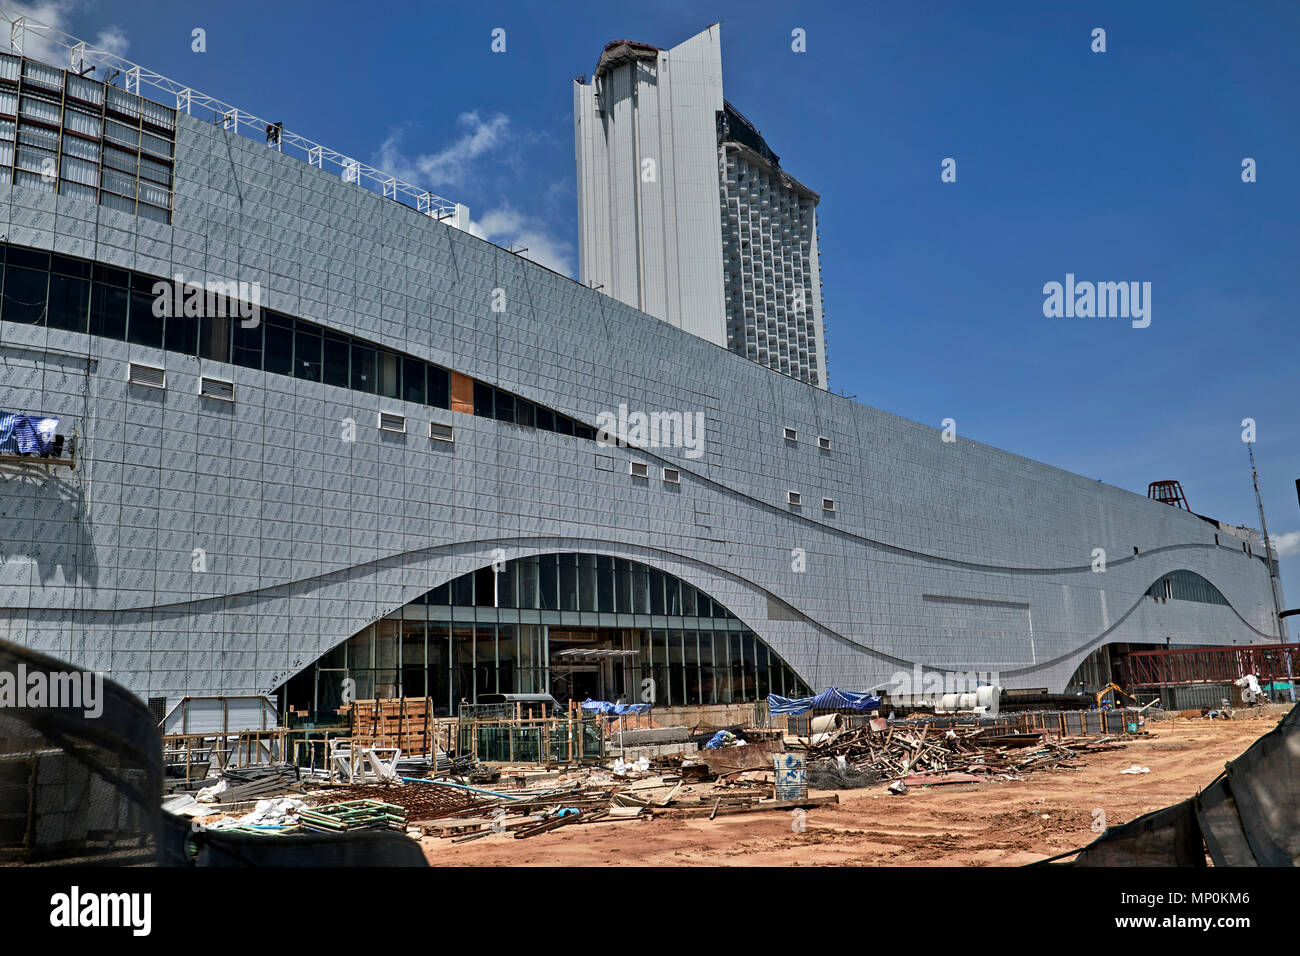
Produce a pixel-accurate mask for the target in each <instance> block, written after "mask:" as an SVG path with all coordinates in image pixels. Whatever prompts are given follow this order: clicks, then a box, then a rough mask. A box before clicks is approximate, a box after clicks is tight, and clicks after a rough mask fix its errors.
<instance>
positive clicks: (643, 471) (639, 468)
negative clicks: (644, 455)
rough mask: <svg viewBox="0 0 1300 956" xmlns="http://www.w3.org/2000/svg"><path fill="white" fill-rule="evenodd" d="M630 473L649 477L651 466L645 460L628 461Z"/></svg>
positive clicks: (636, 476) (635, 476)
mask: <svg viewBox="0 0 1300 956" xmlns="http://www.w3.org/2000/svg"><path fill="white" fill-rule="evenodd" d="M627 468H628V474H630V475H631V476H632V477H633V478H649V477H650V466H649V465H647V464H646V463H645V462H643V461H630V462H628V463H627Z"/></svg>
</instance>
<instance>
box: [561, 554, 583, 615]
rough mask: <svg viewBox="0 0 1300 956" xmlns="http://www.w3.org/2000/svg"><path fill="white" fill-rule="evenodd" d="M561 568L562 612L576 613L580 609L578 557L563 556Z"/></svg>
mask: <svg viewBox="0 0 1300 956" xmlns="http://www.w3.org/2000/svg"><path fill="white" fill-rule="evenodd" d="M558 561H559V566H560V610H561V611H576V610H577V609H578V563H577V562H578V556H577V555H576V554H562V555H560V556H559V558H558Z"/></svg>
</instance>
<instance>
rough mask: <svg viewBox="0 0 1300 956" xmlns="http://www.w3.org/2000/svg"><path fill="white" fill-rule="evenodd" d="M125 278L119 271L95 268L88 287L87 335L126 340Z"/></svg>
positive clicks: (124, 274)
mask: <svg viewBox="0 0 1300 956" xmlns="http://www.w3.org/2000/svg"><path fill="white" fill-rule="evenodd" d="M126 286H127V274H126V272H124V271H123V270H121V269H114V268H112V267H110V266H100V265H96V266H95V267H94V270H93V280H92V281H91V284H90V334H91V335H102V336H104V337H105V338H110V339H117V340H118V341H119V342H120V341H122V340H123V339H125V338H126V309H127V298H128V296H127V291H126Z"/></svg>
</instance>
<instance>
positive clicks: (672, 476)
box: [664, 468, 682, 485]
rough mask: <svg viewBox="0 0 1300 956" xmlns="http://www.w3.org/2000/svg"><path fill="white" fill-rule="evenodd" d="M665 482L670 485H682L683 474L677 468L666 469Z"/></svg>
mask: <svg viewBox="0 0 1300 956" xmlns="http://www.w3.org/2000/svg"><path fill="white" fill-rule="evenodd" d="M664 481H666V482H668V484H670V485H680V484H681V483H682V473H681V472H680V471H678V470H677V469H676V468H665V469H664Z"/></svg>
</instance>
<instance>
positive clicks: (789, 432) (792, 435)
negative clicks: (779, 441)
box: [785, 427, 799, 441]
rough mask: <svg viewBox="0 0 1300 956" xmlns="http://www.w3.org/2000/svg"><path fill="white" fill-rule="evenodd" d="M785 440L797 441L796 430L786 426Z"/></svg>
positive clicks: (797, 434)
mask: <svg viewBox="0 0 1300 956" xmlns="http://www.w3.org/2000/svg"><path fill="white" fill-rule="evenodd" d="M785 440H786V441H798V440H799V433H798V432H797V431H795V430H794V429H793V428H789V427H787V428H786V429H785Z"/></svg>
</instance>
